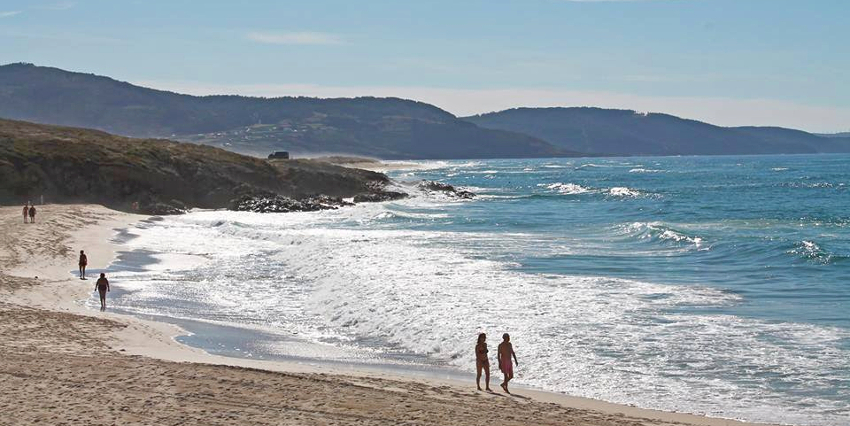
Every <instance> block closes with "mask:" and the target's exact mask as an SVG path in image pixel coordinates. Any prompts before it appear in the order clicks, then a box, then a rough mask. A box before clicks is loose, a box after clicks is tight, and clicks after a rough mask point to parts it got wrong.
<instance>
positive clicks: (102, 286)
mask: <svg viewBox="0 0 850 426" xmlns="http://www.w3.org/2000/svg"><path fill="white" fill-rule="evenodd" d="M94 288H95V289H97V292H98V293H100V310H101V311H105V310H106V292H107V291H109V280H107V279H106V274H104V273H102V272H101V274H100V278H98V279H97V282H96V283H95V284H94Z"/></svg>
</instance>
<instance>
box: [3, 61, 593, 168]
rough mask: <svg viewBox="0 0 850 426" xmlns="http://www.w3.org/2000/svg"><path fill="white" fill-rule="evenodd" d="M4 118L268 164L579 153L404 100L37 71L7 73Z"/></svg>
mask: <svg viewBox="0 0 850 426" xmlns="http://www.w3.org/2000/svg"><path fill="white" fill-rule="evenodd" d="M0 117H4V118H11V119H17V120H26V121H33V122H38V123H48V124H59V125H66V126H77V127H87V128H94V129H100V130H104V131H108V132H111V133H116V134H121V135H125V136H137V137H168V138H170V139H177V140H183V141H190V142H197V143H203V144H207V145H213V146H217V147H221V148H225V149H228V150H232V151H236V152H241V153H245V154H249V155H257V156H263V157H265V156H266V155H268V153H270V152H271V151H290V152H292V153H293V154H296V155H298V154H305V153H311V154H316V153H341V154H355V155H365V156H369V157H377V158H384V159H412V158H470V157H476V158H485V157H489V158H496V157H548V156H561V155H576V154H577V153H573V152H569V151H566V150H561V149H557V148H555V147H553V146H552V145H550V144H548V143H546V142H544V141H542V140H540V139H537V138H534V137H531V136H526V135H521V134H516V133H513V132H505V131H501V130H491V129H482V128H480V127H478V126H476V125H474V124H471V123H468V122H465V121H462V120H459V119H457V118H456V117H455V116H453V115H452V114H450V113H448V112H446V111H443V110H441V109H439V108H437V107H435V106H433V105H428V104H425V103H422V102H415V101H409V100H404V99H397V98H372V97H363V98H354V99H316V98H305V97H284V98H274V99H266V98H250V97H243V96H203V97H198V96H188V95H181V94H177V93H171V92H164V91H160V90H153V89H147V88H143V87H138V86H134V85H132V84H129V83H124V82H120V81H116V80H113V79H111V78H107V77H100V76H95V75H91V74H81V73H72V72H67V71H63V70H60V69H56V68H47V67H37V66H34V65H31V64H10V65H5V66H0Z"/></svg>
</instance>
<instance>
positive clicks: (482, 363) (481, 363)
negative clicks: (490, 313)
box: [475, 333, 492, 392]
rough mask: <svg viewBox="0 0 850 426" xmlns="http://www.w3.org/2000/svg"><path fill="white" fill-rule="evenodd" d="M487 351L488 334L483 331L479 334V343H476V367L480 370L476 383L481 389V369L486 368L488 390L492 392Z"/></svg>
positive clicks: (485, 375) (485, 376)
mask: <svg viewBox="0 0 850 426" xmlns="http://www.w3.org/2000/svg"><path fill="white" fill-rule="evenodd" d="M487 352H488V351H487V335H486V334H484V333H481V334H479V335H478V344H477V345H475V368H476V370H478V376H476V377H475V385H476V386H478V390H481V370H484V378H485V381H486V382H487V391H488V392H492V391H491V390H490V360H489V359H488V358H487Z"/></svg>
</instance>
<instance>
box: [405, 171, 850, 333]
mask: <svg viewBox="0 0 850 426" xmlns="http://www.w3.org/2000/svg"><path fill="white" fill-rule="evenodd" d="M461 164H466V163H461ZM414 173H415V176H416V177H417V178H422V179H433V180H440V181H447V182H451V183H453V184H456V185H460V186H467V187H473V188H474V189H475V190H476V191H477V192H479V193H481V194H483V195H484V198H485V201H483V202H477V203H471V204H461V205H453V206H451V207H449V208H446V209H445V211H446V212H447V213H448V215H447V216H446V217H445V218H442V219H437V220H428V221H421V222H416V221H406V223H405V224H404V226H409V227H412V228H419V229H422V228H424V229H433V230H447V229H451V230H457V231H463V232H491V233H504V234H506V235H508V236H507V237H506V239H510V236H509V235H510V234H512V233H524V234H531V235H533V236H534V237H533V239H534V240H535V241H534V244H530V243H526V244H524V245H523V246H522V247H521V250H510V249H509V250H506V251H505V253H503V254H504V255H505V256H506V257H508V258H510V259H511V260H512V261H515V262H518V263H519V265H518V266H517V268H518V269H520V270H522V271H526V272H529V273H557V274H562V273H568V274H578V275H589V276H604V277H619V278H628V279H635V280H643V281H651V282H655V283H669V284H684V285H689V284H695V285H707V286H712V287H715V288H721V289H724V290H727V291H729V292H732V293H734V294H737V295H740V296H741V297H742V300H741V303H737V304H735V306H734V307H731V308H728V307H723V308H716V309H713V310H712V311H713V312H715V313H734V314H735V315H746V316H749V317H753V318H759V319H764V320H773V321H801V322H808V323H814V324H824V325H830V326H837V327H842V328H850V156H847V155H819V156H765V157H749V156H746V157H685V158H681V157H679V158H675V157H672V158H671V157H667V158H625V159H589V160H577V161H562V160H531V161H515V160H505V161H482V162H478V163H476V164H475V166H474V167H460V168H452V167H448V168H446V169H444V168H439V169H435V170H431V171H422V172H414ZM405 174H407V176H405ZM397 175H398V176H396V177H397V178H401V179H410V178H411V177H412V174H411V173H405V172H399V173H398V174H397ZM402 210H404V209H402ZM408 211H416V209H410V210H408ZM402 222H405V221H402ZM554 246H557V247H560V246H563V250H557V249H554V250H553V247H554ZM517 248H520V247H517Z"/></svg>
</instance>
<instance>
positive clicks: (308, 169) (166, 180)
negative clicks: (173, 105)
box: [0, 120, 388, 210]
mask: <svg viewBox="0 0 850 426" xmlns="http://www.w3.org/2000/svg"><path fill="white" fill-rule="evenodd" d="M387 181H388V180H387V178H386V176H384V175H383V174H380V173H374V172H369V171H365V170H357V169H351V168H345V167H339V166H334V165H331V164H327V163H323V162H317V161H311V160H289V161H266V160H263V159H258V158H254V157H248V156H244V155H240V154H236V153H233V152H230V151H226V150H223V149H218V148H213V147H209V146H203V145H195V144H191V143H178V142H173V141H168V140H160V139H132V138H126V137H121V136H114V135H110V134H108V133H104V132H100V131H94V130H87V129H79V128H70V127H58V126H48V125H41V124H33V123H27V122H21V121H11V120H0V203H4V204H21V203H23V202H25V201H27V200H28V199H32V200H36V199H38V197H39V196H41V195H44V197H45V199H46V200H48V201H50V202H93V203H101V204H105V205H108V206H111V207H116V208H120V209H129V207H130V206H131V205H132V203H134V202H138V203H140V205H141V206H142V209H143V210H145V209H147V210H152V209H153V208H154V207H153V206H157V205H166V206H172V207H178V208H182V207H184V206H186V207H202V208H223V207H227V206H229V205H230V202H231V200H233V199H236V198H238V197H242V196H245V195H251V194H269V193H272V194H277V195H283V196H287V197H292V198H303V197H307V196H310V195H315V194H320V193H321V194H326V195H330V196H334V197H352V196H354V195H356V194H359V193H363V192H371V191H372V190H374V189H375V188H380V187H381V186H383V185H384V184H386V182H387Z"/></svg>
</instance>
